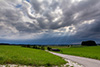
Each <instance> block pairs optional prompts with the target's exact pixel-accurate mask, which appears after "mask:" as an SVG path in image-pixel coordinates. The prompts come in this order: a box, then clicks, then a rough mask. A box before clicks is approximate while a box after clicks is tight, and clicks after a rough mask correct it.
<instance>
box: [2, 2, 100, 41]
mask: <svg viewBox="0 0 100 67" xmlns="http://www.w3.org/2000/svg"><path fill="white" fill-rule="evenodd" d="M99 6H100V1H99V0H0V39H8V40H30V39H31V40H33V41H35V42H38V40H40V41H41V40H42V41H43V42H47V41H48V42H52V40H53V41H55V42H59V43H60V42H63V43H65V42H67V43H68V41H72V42H71V43H76V42H77V43H78V42H79V41H80V40H88V39H89V40H90V39H91V40H97V41H98V42H99V38H100V20H99V18H100V8H99ZM75 38H76V40H75V41H74V39H75ZM42 41H41V42H42ZM48 42H47V43H48Z"/></svg>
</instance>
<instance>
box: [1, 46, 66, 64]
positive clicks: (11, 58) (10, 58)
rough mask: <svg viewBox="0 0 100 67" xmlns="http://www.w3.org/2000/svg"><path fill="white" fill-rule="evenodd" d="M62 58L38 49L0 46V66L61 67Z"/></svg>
mask: <svg viewBox="0 0 100 67" xmlns="http://www.w3.org/2000/svg"><path fill="white" fill-rule="evenodd" d="M64 63H66V62H65V61H64V60H63V59H62V58H60V57H58V56H55V55H52V54H50V53H48V52H45V51H43V50H38V49H32V48H25V47H20V46H4V45H1V46H0V64H21V65H34V66H50V65H61V64H64Z"/></svg>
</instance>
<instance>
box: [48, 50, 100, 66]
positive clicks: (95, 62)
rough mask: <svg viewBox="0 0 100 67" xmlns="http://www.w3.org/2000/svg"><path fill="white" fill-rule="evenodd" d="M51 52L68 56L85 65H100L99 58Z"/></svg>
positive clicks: (64, 56)
mask: <svg viewBox="0 0 100 67" xmlns="http://www.w3.org/2000/svg"><path fill="white" fill-rule="evenodd" d="M49 52H50V51H49ZM50 53H52V54H54V55H57V56H60V57H63V58H66V59H68V60H71V61H74V62H76V63H79V64H81V65H83V66H84V67H100V61H99V60H95V59H90V58H84V57H78V56H72V55H65V54H60V53H55V52H50Z"/></svg>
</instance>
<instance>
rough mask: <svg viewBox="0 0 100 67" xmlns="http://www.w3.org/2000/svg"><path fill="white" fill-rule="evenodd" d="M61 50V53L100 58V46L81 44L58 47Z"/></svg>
mask: <svg viewBox="0 0 100 67" xmlns="http://www.w3.org/2000/svg"><path fill="white" fill-rule="evenodd" d="M57 48H58V49H60V50H61V52H60V53H63V54H69V55H76V56H81V57H87V58H93V59H98V60H100V46H81V47H75V46H74V47H70V48H66V47H65V48H62V47H57Z"/></svg>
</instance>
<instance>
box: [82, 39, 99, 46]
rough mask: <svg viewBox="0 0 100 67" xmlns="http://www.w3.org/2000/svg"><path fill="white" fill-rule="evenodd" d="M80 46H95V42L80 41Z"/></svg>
mask: <svg viewBox="0 0 100 67" xmlns="http://www.w3.org/2000/svg"><path fill="white" fill-rule="evenodd" d="M81 45H82V46H97V44H96V42H95V41H92V40H89V41H82V43H81Z"/></svg>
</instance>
